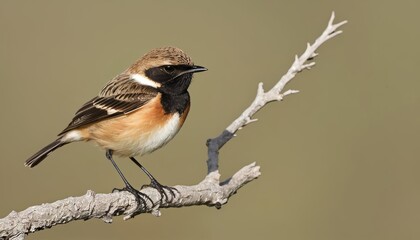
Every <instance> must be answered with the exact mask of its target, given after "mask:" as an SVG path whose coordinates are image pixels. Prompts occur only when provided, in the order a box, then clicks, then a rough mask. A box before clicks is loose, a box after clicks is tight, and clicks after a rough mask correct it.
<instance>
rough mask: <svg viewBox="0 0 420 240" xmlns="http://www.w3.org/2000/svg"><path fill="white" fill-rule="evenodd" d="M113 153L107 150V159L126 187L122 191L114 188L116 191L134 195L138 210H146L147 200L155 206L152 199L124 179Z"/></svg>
mask: <svg viewBox="0 0 420 240" xmlns="http://www.w3.org/2000/svg"><path fill="white" fill-rule="evenodd" d="M112 153H113V151H112V150H107V151H106V154H105V155H106V158H107V159H108V160H109V161H111V163H112V165H113V166H114V168H115V169H116V170H117V172H118V174H119V175H120V177H121V179H122V180H123V181H124V184H125V187H124V188H122V189H117V188H114V190H118V191H127V192H129V193H131V194H133V195H134V197H135V198H136V202H137V209H136V210H139V209H141V210H145V209H146V199H147V200H149V201H150V202H151V203H152V205H154V204H153V201H152V199H150V197H149V196H147V195H146V194H144V193H142V192H140V191H138V190H137V189H135V188H134V187H133V186H131V184H130V183H129V182H128V181H127V179H126V178H125V177H124V175H123V174H122V172H121V170H120V168H119V167H118V166H117V164H116V163H115V161H114V159H113V158H112ZM114 190H113V191H114Z"/></svg>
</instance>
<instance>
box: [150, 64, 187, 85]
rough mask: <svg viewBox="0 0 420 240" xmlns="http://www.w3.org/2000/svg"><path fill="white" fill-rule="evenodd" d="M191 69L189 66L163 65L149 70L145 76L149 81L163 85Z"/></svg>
mask: <svg viewBox="0 0 420 240" xmlns="http://www.w3.org/2000/svg"><path fill="white" fill-rule="evenodd" d="M191 68H193V67H192V66H189V65H163V66H159V67H154V68H149V69H147V70H146V72H145V74H146V76H147V77H148V78H150V79H151V80H153V81H155V82H158V83H165V82H167V81H170V80H173V79H174V78H175V77H177V76H180V74H181V75H182V73H183V72H185V71H188V70H190V69H191Z"/></svg>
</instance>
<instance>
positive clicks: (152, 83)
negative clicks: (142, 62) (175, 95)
mask: <svg viewBox="0 0 420 240" xmlns="http://www.w3.org/2000/svg"><path fill="white" fill-rule="evenodd" d="M130 77H131V79H133V80H134V81H136V82H138V83H140V84H141V85H145V86H149V87H153V88H158V87H160V86H161V84H160V83H157V82H155V81H152V80H150V79H149V78H147V77H145V76H143V75H140V74H138V73H136V74H131V75H130Z"/></svg>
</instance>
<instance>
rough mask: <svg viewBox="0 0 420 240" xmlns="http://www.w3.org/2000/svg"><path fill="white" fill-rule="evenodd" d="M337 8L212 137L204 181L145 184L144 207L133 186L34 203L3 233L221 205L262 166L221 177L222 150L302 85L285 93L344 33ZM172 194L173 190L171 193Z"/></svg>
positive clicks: (4, 222) (0, 229)
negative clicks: (160, 186)
mask: <svg viewBox="0 0 420 240" xmlns="http://www.w3.org/2000/svg"><path fill="white" fill-rule="evenodd" d="M333 21H334V12H333V13H332V16H331V18H330V20H329V22H328V26H327V28H326V29H325V30H324V32H323V33H322V35H321V36H320V37H319V38H318V39H317V40H316V41H315V42H314V43H313V44H312V45H310V44H309V43H308V46H307V48H306V51H305V52H304V53H303V54H302V55H301V56H300V57H298V56H296V57H295V61H294V62H293V64H292V66H291V68H290V69H289V70H288V72H287V73H286V74H285V75H284V76H283V77H282V78H281V79H280V80H279V82H278V83H277V84H276V85H275V86H274V87H273V88H272V89H270V90H269V91H267V92H264V89H263V84H262V83H259V84H258V91H257V96H256V97H255V99H254V101H253V102H252V103H251V105H250V106H249V107H248V108H247V109H246V110H245V111H244V112H243V113H242V114H241V115H240V116H239V117H238V118H237V119H236V120H235V121H233V122H232V123H231V124H230V125H229V126H228V127H227V128H226V129H225V130H224V131H223V132H222V133H221V134H220V135H219V136H218V137H216V138H213V139H209V140H208V141H207V146H208V160H207V168H208V174H207V176H206V177H205V178H204V180H203V181H202V182H200V183H199V184H197V185H194V186H175V188H176V189H177V190H178V191H177V193H176V196H175V197H174V198H173V199H170V201H167V200H166V199H164V200H163V201H162V202H160V201H159V196H160V195H159V193H158V192H157V191H156V190H155V189H153V188H145V189H143V190H141V192H142V193H144V194H146V195H147V196H149V197H150V199H151V200H152V201H153V203H154V204H152V203H150V202H148V204H147V206H146V207H145V208H144V209H137V203H136V201H135V199H134V196H133V195H131V194H130V193H128V192H125V191H123V192H116V193H109V194H95V193H94V192H93V191H90V190H89V191H88V192H87V194H86V195H84V196H80V197H69V198H66V199H63V200H59V201H56V202H54V203H47V204H42V205H38V206H32V207H29V208H27V209H25V210H23V211H21V212H15V211H13V212H11V213H10V214H9V215H8V216H6V217H4V218H2V219H0V238H1V239H24V237H25V236H26V235H27V234H29V233H32V232H35V231H39V230H43V229H46V228H50V227H52V226H55V225H57V224H65V223H68V222H71V221H75V220H82V219H83V220H88V219H91V218H99V219H102V220H104V221H105V222H107V223H110V222H112V217H114V216H119V215H124V216H125V217H124V219H129V218H132V217H134V216H135V215H138V214H140V213H151V214H153V215H155V216H160V211H159V209H160V208H172V207H186V206H192V205H207V206H215V207H216V208H220V207H221V206H222V205H224V204H226V203H227V201H228V199H229V198H230V197H231V196H232V195H233V194H235V193H236V192H237V190H238V189H240V188H241V187H242V186H244V185H245V184H247V183H248V182H250V181H252V180H254V179H256V178H257V177H258V176H259V175H260V174H261V173H260V171H259V169H260V167H259V166H257V165H256V164H255V163H252V164H250V165H247V166H245V167H243V168H242V169H240V170H239V171H238V172H236V173H235V174H234V175H233V176H232V177H231V178H229V179H228V180H226V181H223V182H220V174H219V171H218V169H219V167H218V161H219V152H218V151H219V150H220V148H222V147H223V145H224V144H225V143H227V142H228V141H229V140H230V139H232V137H233V136H234V135H235V133H236V131H237V130H238V129H240V128H242V127H244V126H246V125H248V124H250V123H253V122H255V121H256V119H253V118H252V117H253V116H254V114H255V113H256V112H258V111H259V110H260V109H261V108H263V107H264V106H265V105H266V104H267V103H269V102H272V101H280V100H283V98H284V97H286V96H288V95H291V94H294V93H297V92H298V91H297V90H287V91H285V92H283V93H282V91H283V89H284V87H285V85H286V84H287V83H288V82H289V81H290V80H291V79H293V77H294V76H295V75H296V74H297V73H299V72H300V71H302V70H304V69H310V68H311V67H312V66H313V65H314V64H315V62H308V61H310V60H312V59H313V58H314V57H316V56H317V54H316V53H315V50H317V49H318V47H319V46H320V45H321V44H323V43H324V42H326V41H327V40H329V39H331V38H333V37H335V36H337V35H338V34H340V33H342V31H341V30H339V31H337V29H338V28H339V27H340V26H342V25H343V24H345V23H346V21H343V22H340V23H338V24H333ZM168 195H169V194H168Z"/></svg>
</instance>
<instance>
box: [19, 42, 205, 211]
mask: <svg viewBox="0 0 420 240" xmlns="http://www.w3.org/2000/svg"><path fill="white" fill-rule="evenodd" d="M203 71H207V68H205V67H202V66H198V65H195V64H194V63H193V61H192V60H191V58H190V57H189V56H188V55H187V54H186V53H185V52H184V51H182V50H181V49H179V48H176V47H161V48H156V49H153V50H151V51H150V52H148V53H146V54H145V55H143V56H142V57H141V58H140V59H138V60H137V61H136V62H134V64H132V65H131V66H130V67H129V68H127V69H126V70H125V71H123V72H122V73H121V74H119V75H117V76H116V77H114V78H113V79H111V80H110V81H109V82H108V83H107V84H106V85H105V87H103V89H102V90H101V91H100V92H99V94H98V95H97V96H95V97H94V98H92V99H91V100H89V101H87V102H86V103H85V104H84V105H82V107H80V109H79V110H78V111H77V112H76V113H75V116H74V117H73V119H72V120H71V121H70V123H69V124H68V126H67V127H66V128H65V129H64V130H63V131H61V132H60V133H59V134H58V137H57V139H56V140H54V141H53V142H51V143H50V144H48V145H47V146H45V147H44V148H42V149H41V150H39V151H38V152H37V153H35V154H34V155H32V156H31V157H30V158H28V159H27V160H26V162H25V166H27V167H31V168H32V167H35V166H36V165H38V164H39V163H40V162H42V161H43V160H44V159H45V158H46V157H47V156H48V155H49V154H50V153H52V152H53V151H55V150H57V149H58V148H60V147H62V146H64V145H67V144H69V143H72V142H79V141H84V142H94V143H95V144H96V145H98V146H99V147H101V148H102V149H104V150H105V156H106V158H107V159H108V160H109V161H110V162H111V163H112V165H113V166H114V168H115V169H116V171H117V172H118V174H119V175H120V177H121V179H122V180H123V182H124V184H125V187H124V188H122V189H118V190H125V191H128V192H130V193H132V194H133V195H134V196H135V197H136V201H137V202H138V205H143V206H145V199H149V200H150V198H149V197H147V196H146V195H145V194H143V193H141V192H140V191H139V190H137V189H135V188H134V187H133V186H132V185H131V184H130V183H129V182H128V181H127V179H126V178H125V176H124V175H123V173H122V172H121V170H120V169H119V167H118V166H117V164H116V163H115V161H114V159H113V156H114V155H116V156H119V157H128V158H129V159H130V160H131V161H132V162H133V163H134V164H136V165H137V166H138V167H140V169H141V170H143V172H144V173H145V174H146V175H147V176H148V177H149V178H150V181H151V183H150V185H149V186H151V187H154V188H156V189H157V190H158V191H159V193H160V196H161V199H160V200H161V201H162V198H163V197H164V196H165V197H166V198H168V196H167V195H166V193H165V191H164V189H167V190H169V192H170V193H171V194H172V195H173V196H174V193H173V191H172V190H173V188H171V187H167V186H164V185H162V184H160V183H159V182H158V181H157V180H156V178H154V177H153V176H152V175H151V174H150V172H148V171H147V170H146V168H144V167H143V165H142V164H140V162H139V161H137V159H136V158H135V157H136V156H142V155H145V154H149V153H151V152H153V151H155V150H157V149H159V148H161V147H163V146H164V145H165V144H167V143H168V142H169V141H170V140H172V139H173V137H174V136H175V135H176V134H177V133H178V131H179V130H180V128H181V127H182V125H183V124H184V122H185V119H186V118H187V115H188V112H189V110H190V95H189V92H188V87H189V86H190V84H191V81H192V77H193V74H194V73H198V72H203Z"/></svg>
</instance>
